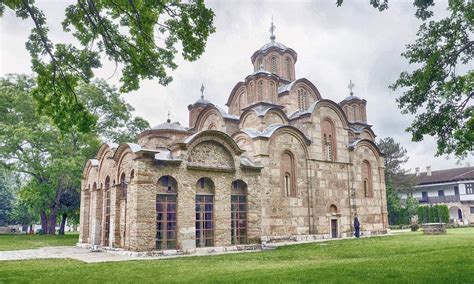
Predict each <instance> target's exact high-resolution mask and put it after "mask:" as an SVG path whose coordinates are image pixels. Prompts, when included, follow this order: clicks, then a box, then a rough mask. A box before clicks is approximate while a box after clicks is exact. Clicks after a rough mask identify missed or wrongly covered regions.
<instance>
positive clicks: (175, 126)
mask: <svg viewBox="0 0 474 284" xmlns="http://www.w3.org/2000/svg"><path fill="white" fill-rule="evenodd" d="M152 129H156V130H181V131H187V129H186V128H185V127H182V126H181V125H180V124H179V122H177V121H176V122H171V121H170V120H167V121H166V122H164V123H161V124H158V125H157V126H155V127H153V128H152Z"/></svg>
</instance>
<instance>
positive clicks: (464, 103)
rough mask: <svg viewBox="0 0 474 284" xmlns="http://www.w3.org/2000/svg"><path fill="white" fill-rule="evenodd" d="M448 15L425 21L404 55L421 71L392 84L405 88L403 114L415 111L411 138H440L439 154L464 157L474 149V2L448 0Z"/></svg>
mask: <svg viewBox="0 0 474 284" xmlns="http://www.w3.org/2000/svg"><path fill="white" fill-rule="evenodd" d="M448 10H449V12H450V15H449V17H447V18H445V19H442V20H439V21H431V22H429V23H423V24H422V25H421V26H420V29H419V31H418V34H417V35H418V39H417V40H416V41H415V43H412V44H408V45H407V50H406V51H405V52H404V53H403V54H402V55H403V56H404V57H405V58H406V59H408V61H409V62H410V64H416V66H417V67H419V68H418V69H415V70H414V71H412V72H402V73H401V74H400V78H399V79H398V80H397V81H396V82H395V83H394V84H393V85H392V86H391V88H392V89H393V90H396V89H402V90H403V91H404V92H403V95H401V96H400V97H399V98H398V99H397V102H398V105H399V108H400V109H401V110H402V113H404V114H408V113H409V114H415V115H416V116H415V119H414V121H413V122H412V124H411V126H410V127H409V128H408V129H407V130H408V131H409V132H410V133H411V134H412V139H413V141H421V140H423V137H424V136H425V135H430V136H436V137H437V147H438V150H437V155H443V154H454V155H455V156H457V157H466V156H467V155H469V154H471V153H472V151H473V150H474V148H473V147H474V146H473V145H474V127H473V126H474V107H473V105H472V99H473V98H474V71H473V70H472V65H470V64H472V59H473V56H474V39H473V38H472V37H473V34H474V2H472V1H463V0H450V1H449V6H448Z"/></svg>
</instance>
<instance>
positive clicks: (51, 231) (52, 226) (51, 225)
mask: <svg viewBox="0 0 474 284" xmlns="http://www.w3.org/2000/svg"><path fill="white" fill-rule="evenodd" d="M57 215H58V209H56V206H53V208H51V213H50V215H49V222H48V235H55V234H56V218H57Z"/></svg>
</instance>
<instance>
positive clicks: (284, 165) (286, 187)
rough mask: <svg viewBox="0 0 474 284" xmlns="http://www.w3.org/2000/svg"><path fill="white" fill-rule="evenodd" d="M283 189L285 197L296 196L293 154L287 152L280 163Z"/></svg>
mask: <svg viewBox="0 0 474 284" xmlns="http://www.w3.org/2000/svg"><path fill="white" fill-rule="evenodd" d="M280 172H281V177H282V180H281V188H282V192H283V195H284V196H296V187H295V180H296V176H295V173H296V169H295V160H294V157H293V154H292V153H291V152H289V151H285V152H283V154H282V157H281V162H280Z"/></svg>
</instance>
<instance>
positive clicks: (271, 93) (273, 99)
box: [270, 82, 276, 103]
mask: <svg viewBox="0 0 474 284" xmlns="http://www.w3.org/2000/svg"><path fill="white" fill-rule="evenodd" d="M275 95H276V91H275V84H274V83H273V82H270V98H271V99H272V102H274V103H275V102H276V99H275Z"/></svg>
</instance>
